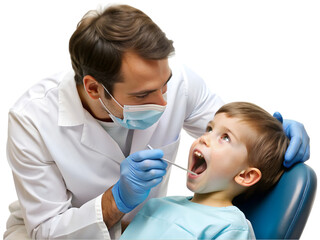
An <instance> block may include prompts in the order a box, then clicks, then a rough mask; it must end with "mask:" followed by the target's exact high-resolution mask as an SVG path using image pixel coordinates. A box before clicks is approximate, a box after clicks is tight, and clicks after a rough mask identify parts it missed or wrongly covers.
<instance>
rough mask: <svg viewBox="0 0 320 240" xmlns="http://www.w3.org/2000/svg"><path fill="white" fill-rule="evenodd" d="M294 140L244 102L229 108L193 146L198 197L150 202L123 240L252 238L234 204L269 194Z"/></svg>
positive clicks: (192, 180) (190, 180) (192, 181)
mask: <svg viewBox="0 0 320 240" xmlns="http://www.w3.org/2000/svg"><path fill="white" fill-rule="evenodd" d="M288 144H289V140H288V138H287V137H286V135H285V133H284V131H283V129H282V125H281V123H280V122H279V121H278V120H276V119H275V118H274V117H272V116H271V115H270V114H269V113H267V112H266V111H265V110H263V109H262V108H260V107H258V106H256V105H254V104H251V103H245V102H235V103H230V104H226V105H224V106H223V107H221V108H220V109H219V110H218V112H217V113H216V115H215V117H214V119H213V120H212V121H210V122H209V124H208V126H207V131H206V133H205V134H204V135H203V136H201V137H200V138H198V139H197V140H196V141H195V142H194V143H193V144H192V146H191V148H190V153H189V163H188V169H190V170H192V171H194V172H196V173H197V174H198V175H192V174H188V176H187V187H188V188H189V189H190V190H191V191H193V192H194V196H193V197H166V198H158V199H151V200H149V201H148V202H147V204H146V205H145V206H144V207H143V208H142V209H141V211H140V212H139V213H138V214H137V215H136V217H135V218H134V219H133V221H132V222H131V223H130V225H129V226H128V228H127V229H126V230H125V232H124V234H123V235H122V237H121V239H250V238H251V237H252V235H251V234H250V227H249V225H248V222H247V220H246V218H245V216H244V214H243V213H242V212H241V211H240V210H239V209H238V208H237V207H235V206H233V204H232V201H233V199H234V198H235V197H236V196H238V195H240V194H253V193H257V191H267V190H268V189H269V188H270V187H271V186H272V185H274V184H275V183H276V182H277V181H278V180H279V178H280V176H281V175H282V173H283V171H284V168H283V165H282V164H283V158H284V154H285V151H286V149H287V146H288Z"/></svg>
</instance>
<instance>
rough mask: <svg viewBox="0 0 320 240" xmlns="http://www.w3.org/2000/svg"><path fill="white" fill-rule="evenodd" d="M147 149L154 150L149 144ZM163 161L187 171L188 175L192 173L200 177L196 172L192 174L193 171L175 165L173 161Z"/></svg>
mask: <svg viewBox="0 0 320 240" xmlns="http://www.w3.org/2000/svg"><path fill="white" fill-rule="evenodd" d="M147 147H148V148H149V149H150V150H153V147H151V146H150V145H149V144H148V145H147ZM161 160H163V161H165V162H167V163H170V164H172V165H174V166H176V167H178V168H181V169H182V170H185V171H187V172H188V173H191V174H192V175H196V176H198V174H196V173H195V172H192V171H190V170H189V169H186V168H184V167H181V166H179V165H178V164H176V163H174V162H171V161H170V160H168V159H165V158H161Z"/></svg>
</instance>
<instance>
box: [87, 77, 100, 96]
mask: <svg viewBox="0 0 320 240" xmlns="http://www.w3.org/2000/svg"><path fill="white" fill-rule="evenodd" d="M83 86H84V89H85V91H86V92H87V94H88V95H89V96H90V97H91V98H92V99H98V98H99V97H100V93H99V92H100V91H101V88H102V87H101V86H100V84H99V83H98V82H97V80H95V78H94V77H92V76H90V75H86V76H84V77H83Z"/></svg>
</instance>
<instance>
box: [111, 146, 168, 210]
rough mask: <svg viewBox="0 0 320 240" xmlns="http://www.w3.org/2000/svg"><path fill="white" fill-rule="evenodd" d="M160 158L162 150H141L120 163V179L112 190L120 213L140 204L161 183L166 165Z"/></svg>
mask: <svg viewBox="0 0 320 240" xmlns="http://www.w3.org/2000/svg"><path fill="white" fill-rule="evenodd" d="M162 157H163V151H162V150H159V149H155V150H143V151H139V152H136V153H133V154H131V155H130V156H128V157H127V158H126V159H125V160H123V161H122V163H121V165H120V179H119V181H118V182H117V183H116V184H115V185H114V186H113V188H112V194H113V197H114V200H115V202H116V204H117V207H118V209H119V210H120V211H121V212H124V213H127V212H130V211H131V210H132V209H134V208H135V207H136V206H137V205H139V204H140V203H142V202H143V201H144V200H145V199H146V198H147V197H148V195H149V192H150V190H151V188H153V187H155V186H157V185H158V184H159V183H160V182H161V181H162V177H163V176H164V175H165V174H166V168H167V165H168V164H167V163H166V162H164V161H162V160H161V159H160V158H162Z"/></svg>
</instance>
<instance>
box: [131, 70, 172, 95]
mask: <svg viewBox="0 0 320 240" xmlns="http://www.w3.org/2000/svg"><path fill="white" fill-rule="evenodd" d="M171 77H172V71H170V76H169V77H168V80H167V81H166V82H165V84H163V86H165V85H166V84H168V82H169V81H170V79H171ZM157 90H158V89H152V90H143V91H140V92H134V93H129V95H143V94H149V93H153V92H155V91H157Z"/></svg>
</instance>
